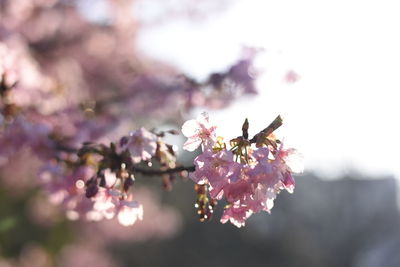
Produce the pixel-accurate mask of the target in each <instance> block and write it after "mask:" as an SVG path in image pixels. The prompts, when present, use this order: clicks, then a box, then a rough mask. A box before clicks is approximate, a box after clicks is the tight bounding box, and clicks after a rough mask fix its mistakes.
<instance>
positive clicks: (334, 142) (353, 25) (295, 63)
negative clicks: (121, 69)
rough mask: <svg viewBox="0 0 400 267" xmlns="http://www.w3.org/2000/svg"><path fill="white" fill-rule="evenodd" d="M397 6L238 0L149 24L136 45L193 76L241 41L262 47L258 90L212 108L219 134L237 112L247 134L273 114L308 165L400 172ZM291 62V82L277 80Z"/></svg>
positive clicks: (223, 61) (231, 55)
mask: <svg viewBox="0 0 400 267" xmlns="http://www.w3.org/2000/svg"><path fill="white" fill-rule="evenodd" d="M399 11H400V3H399V2H398V1H388V0H373V1H368V0H363V1H358V0H357V1H355V0H352V1H351V0H336V1H322V0H303V1H296V0H294V1H289V0H279V1H270V0H264V1H261V0H259V1H256V0H238V1H237V2H236V4H235V5H233V6H232V7H231V8H230V9H229V10H228V11H226V12H221V13H220V14H217V15H215V16H213V17H212V18H211V19H209V20H208V21H206V22H203V23H199V22H196V23H193V22H188V21H184V20H176V21H173V22H168V23H165V24H163V25H159V26H156V27H154V28H152V29H150V30H147V32H144V33H143V34H142V36H141V39H140V44H141V47H142V49H143V50H144V51H145V52H146V53H148V54H149V55H151V56H153V57H155V58H158V59H161V60H165V61H167V62H170V63H172V64H174V65H176V66H177V67H179V68H181V69H182V70H184V71H186V72H187V73H189V74H192V75H193V76H195V77H198V78H204V77H205V76H206V75H207V74H208V73H209V72H210V71H216V70H224V68H225V67H226V66H228V65H229V64H230V63H232V62H233V61H234V59H236V58H237V57H238V55H239V52H240V50H241V47H242V45H256V46H262V47H265V49H266V52H265V53H264V54H263V56H261V57H260V58H259V60H258V61H257V66H258V67H259V68H262V69H264V71H265V73H264V75H263V76H262V77H261V79H260V80H259V83H258V85H259V91H260V95H259V96H257V97H255V98H251V99H246V100H244V101H240V102H238V103H236V104H235V105H233V106H232V107H231V108H229V109H228V110H222V111H218V112H216V111H210V116H211V118H212V119H214V121H216V122H217V123H218V125H219V133H220V134H221V135H224V136H226V137H227V138H230V137H235V136H237V135H238V134H239V133H240V128H241V123H242V121H243V120H244V118H245V117H247V118H249V120H250V127H251V128H250V129H253V133H255V132H256V131H258V130H260V129H262V128H264V127H265V126H266V125H267V124H269V122H270V121H271V120H272V119H273V118H274V117H275V116H276V115H277V114H281V115H283V117H284V119H285V124H284V126H283V127H282V128H283V129H282V130H281V132H280V133H281V134H282V136H284V137H285V142H286V143H287V144H290V145H292V146H294V147H296V148H298V149H300V150H301V151H302V152H303V154H304V156H305V159H306V168H307V169H309V170H318V171H321V172H323V173H324V174H328V175H337V174H339V173H340V172H341V171H343V170H344V171H346V170H348V169H349V168H350V169H355V170H358V171H360V172H362V173H367V174H370V175H375V174H395V175H396V176H397V177H399V178H400V158H399V157H398V150H399V149H400V141H399V140H400V127H399V121H400V120H399V115H400V108H399V105H398V100H399V97H398V96H399V90H400V73H399V72H400V16H399ZM290 69H293V70H295V71H296V72H297V73H298V74H299V75H300V76H301V79H300V80H299V82H297V83H295V84H287V83H285V82H284V81H283V77H284V75H285V73H286V71H288V70H290ZM196 112H197V113H199V112H200V111H196Z"/></svg>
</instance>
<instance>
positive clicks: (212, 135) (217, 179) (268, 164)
mask: <svg viewBox="0 0 400 267" xmlns="http://www.w3.org/2000/svg"><path fill="white" fill-rule="evenodd" d="M281 125H282V119H281V117H280V116H278V117H277V118H276V119H275V120H274V121H273V122H272V123H271V124H270V125H269V126H268V127H267V128H265V129H264V130H262V131H260V132H259V133H258V134H256V135H255V136H254V137H253V138H251V139H250V138H249V134H248V128H249V123H248V121H247V119H246V120H245V122H244V124H243V127H242V135H241V136H239V137H237V138H234V139H232V140H230V142H229V145H230V148H229V149H228V145H227V144H226V143H225V142H224V141H223V138H222V137H217V135H216V127H215V126H214V125H212V124H211V123H210V121H209V117H208V115H207V114H206V113H203V114H201V115H200V116H199V117H198V118H197V120H189V121H187V122H186V123H185V124H184V125H183V126H182V132H183V134H184V135H185V136H186V137H188V140H187V142H186V143H185V145H184V148H185V149H187V150H189V151H193V150H195V149H196V148H197V147H198V146H200V145H201V146H202V150H203V152H202V154H200V155H199V156H198V157H196V158H195V160H194V164H195V171H194V172H193V173H191V174H190V178H191V179H192V180H193V181H194V182H196V184H198V185H202V186H204V187H205V186H208V188H209V195H210V198H211V200H220V199H223V198H224V199H225V200H226V202H227V203H228V204H227V205H226V207H225V209H224V213H223V215H222V217H221V222H222V223H226V222H227V221H230V222H231V223H232V224H234V225H236V226H237V227H241V226H244V225H245V221H246V219H247V218H249V217H250V216H251V215H252V214H253V213H257V212H260V211H262V210H264V211H267V212H270V210H271V209H272V207H273V202H274V199H275V198H276V195H277V194H278V193H279V192H280V191H281V190H283V189H285V190H287V191H288V192H290V193H292V192H293V189H294V185H295V181H294V178H293V176H292V173H295V172H301V171H302V169H303V167H302V157H301V155H300V154H299V153H298V152H297V150H295V149H286V148H284V146H283V144H282V142H281V141H280V140H278V139H277V138H276V137H275V136H274V135H273V132H274V131H275V130H276V129H277V128H279V127H280V126H281ZM201 214H202V213H201Z"/></svg>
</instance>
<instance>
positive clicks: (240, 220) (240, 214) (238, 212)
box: [220, 206, 253, 228]
mask: <svg viewBox="0 0 400 267" xmlns="http://www.w3.org/2000/svg"><path fill="white" fill-rule="evenodd" d="M252 214H253V212H252V211H251V210H250V209H249V208H247V207H240V206H231V207H229V208H226V209H225V210H224V213H223V214H222V217H221V220H220V221H221V223H226V222H227V221H230V222H231V223H232V224H233V225H235V226H237V227H239V228H240V227H242V226H244V225H245V222H246V220H247V219H248V218H249V217H250V216H251V215H252Z"/></svg>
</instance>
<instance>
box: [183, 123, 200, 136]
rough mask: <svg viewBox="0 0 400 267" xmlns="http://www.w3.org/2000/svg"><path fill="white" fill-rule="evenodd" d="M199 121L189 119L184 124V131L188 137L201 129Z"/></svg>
mask: <svg viewBox="0 0 400 267" xmlns="http://www.w3.org/2000/svg"><path fill="white" fill-rule="evenodd" d="M199 128H200V127H199V123H198V122H197V121H196V120H188V121H186V122H185V123H184V124H183V125H182V133H183V135H184V136H186V137H190V136H193V135H195V134H197V132H198V130H199Z"/></svg>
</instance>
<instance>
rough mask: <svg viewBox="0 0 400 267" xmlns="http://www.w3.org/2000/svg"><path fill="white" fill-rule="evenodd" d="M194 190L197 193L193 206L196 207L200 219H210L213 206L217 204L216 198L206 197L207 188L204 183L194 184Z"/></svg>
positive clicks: (202, 220)
mask: <svg viewBox="0 0 400 267" xmlns="http://www.w3.org/2000/svg"><path fill="white" fill-rule="evenodd" d="M194 191H196V193H197V200H196V204H195V205H194V207H195V208H196V209H197V214H198V215H199V219H200V221H201V222H204V221H209V220H211V218H212V216H213V213H214V207H215V206H216V205H217V204H218V202H217V200H215V199H210V198H209V197H208V189H207V185H205V184H195V185H194Z"/></svg>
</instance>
